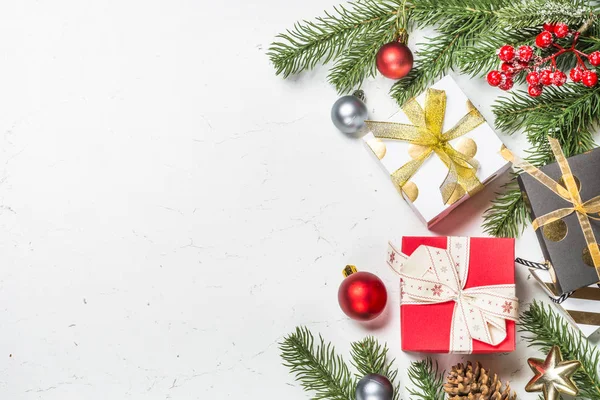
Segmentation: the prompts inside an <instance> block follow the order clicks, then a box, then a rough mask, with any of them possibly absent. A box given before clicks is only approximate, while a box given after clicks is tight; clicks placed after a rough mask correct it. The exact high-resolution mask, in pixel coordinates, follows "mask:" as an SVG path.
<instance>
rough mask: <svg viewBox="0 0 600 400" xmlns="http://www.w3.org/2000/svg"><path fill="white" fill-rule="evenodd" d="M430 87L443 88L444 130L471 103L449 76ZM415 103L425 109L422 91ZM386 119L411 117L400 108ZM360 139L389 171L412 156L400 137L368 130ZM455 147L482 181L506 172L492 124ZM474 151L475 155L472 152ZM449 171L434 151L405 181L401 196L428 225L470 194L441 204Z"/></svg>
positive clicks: (454, 142) (474, 131)
mask: <svg viewBox="0 0 600 400" xmlns="http://www.w3.org/2000/svg"><path fill="white" fill-rule="evenodd" d="M431 88H433V89H438V90H443V91H445V92H446V97H447V100H446V112H445V117H444V123H443V132H447V131H448V130H449V129H450V128H452V127H453V126H455V125H456V124H457V123H458V122H459V121H460V120H461V119H462V118H463V117H464V116H465V115H466V114H467V113H468V112H469V111H470V109H471V108H472V107H473V106H472V105H471V103H470V102H469V99H468V98H467V96H465V94H464V93H463V91H462V90H461V89H460V88H459V87H458V85H457V84H456V82H454V80H453V79H452V77H450V76H446V77H445V78H443V79H441V80H440V81H438V82H437V83H436V84H434V85H433V86H431ZM417 101H418V103H419V104H420V105H421V107H422V108H423V109H424V108H425V106H424V103H425V93H422V94H421V95H420V96H418V97H417ZM387 122H398V123H404V124H410V125H412V123H411V122H410V120H409V119H408V117H407V116H406V115H405V114H404V112H402V111H401V110H400V111H398V112H397V113H395V114H394V115H392V116H391V117H390V118H389V119H388V120H387ZM363 140H364V141H365V143H366V144H367V146H368V147H369V148H370V149H371V150H372V152H373V153H374V154H375V156H376V157H377V158H378V159H379V160H380V162H381V165H382V166H383V168H384V169H385V171H386V172H387V174H388V175H391V174H392V173H394V172H395V171H396V170H397V169H398V168H400V167H402V166H403V165H404V164H406V163H407V162H409V161H411V160H412V158H411V156H410V154H409V150H410V151H411V152H413V153H414V151H413V149H411V146H414V145H411V144H410V143H408V142H404V141H400V140H388V139H379V138H376V137H375V136H374V135H373V133H371V132H369V133H367V134H366V135H365V136H364V137H363ZM450 144H451V145H452V147H454V148H455V149H456V150H458V151H460V152H462V153H464V154H468V155H470V156H472V157H473V158H474V159H475V160H476V161H477V162H478V163H479V168H478V170H477V178H478V179H479V180H480V181H481V183H482V184H483V185H486V184H487V183H489V182H491V181H492V180H493V179H495V178H496V177H497V176H498V175H500V174H502V173H503V172H505V171H506V170H507V169H508V168H509V167H510V164H509V163H508V162H507V161H506V160H504V159H503V158H502V156H501V155H500V150H501V148H502V146H503V144H502V142H501V141H500V139H499V138H498V136H496V133H495V132H494V130H493V129H492V128H491V126H490V125H489V124H488V123H487V122H484V123H482V124H480V125H479V126H477V127H475V128H474V129H472V130H471V131H469V132H468V133H466V134H465V135H463V136H461V137H458V138H456V139H454V140H452V141H450ZM473 153H474V155H473ZM447 174H448V168H447V167H446V165H445V164H444V163H443V162H442V161H441V160H440V159H439V157H438V156H437V154H435V153H432V154H431V155H430V156H429V158H428V159H427V160H425V162H424V163H423V165H421V167H420V168H419V170H418V171H417V172H416V173H415V174H414V175H413V176H412V177H411V178H410V180H409V181H408V183H407V184H405V185H404V188H403V190H401V191H400V188H398V189H399V191H400V192H401V193H402V197H404V199H405V200H406V201H407V202H408V203H409V204H410V205H411V207H412V208H413V210H414V211H415V212H416V213H417V214H418V215H419V216H420V218H421V220H422V221H423V222H424V223H425V224H426V225H427V227H428V228H431V227H432V226H433V225H435V224H436V223H437V222H439V221H441V220H442V219H443V218H444V217H445V216H446V215H448V214H449V213H450V211H452V210H453V209H454V208H456V207H457V206H458V205H459V204H461V203H462V202H464V201H466V200H467V199H468V198H469V197H470V195H469V194H466V195H464V196H462V197H461V198H460V199H451V201H449V202H448V204H444V201H443V200H442V195H441V193H440V185H441V184H442V182H443V181H444V179H445V178H446V175H447Z"/></svg>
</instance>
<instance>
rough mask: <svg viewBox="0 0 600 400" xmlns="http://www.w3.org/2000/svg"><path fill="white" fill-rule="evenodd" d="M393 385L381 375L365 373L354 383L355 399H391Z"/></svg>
mask: <svg viewBox="0 0 600 400" xmlns="http://www.w3.org/2000/svg"><path fill="white" fill-rule="evenodd" d="M393 397H394V387H393V386H392V383H391V382H390V381H389V379H388V378H386V377H385V376H383V375H379V374H369V375H365V376H364V377H363V378H362V379H361V380H360V381H358V384H357V385H356V400H392V398H393Z"/></svg>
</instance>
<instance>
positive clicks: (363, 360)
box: [351, 336, 400, 400]
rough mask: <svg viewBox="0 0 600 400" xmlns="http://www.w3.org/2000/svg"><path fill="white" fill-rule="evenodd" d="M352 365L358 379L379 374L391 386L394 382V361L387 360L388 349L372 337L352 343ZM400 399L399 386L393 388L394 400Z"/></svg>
mask: <svg viewBox="0 0 600 400" xmlns="http://www.w3.org/2000/svg"><path fill="white" fill-rule="evenodd" d="M351 353H352V365H354V367H355V368H356V370H357V371H358V373H359V374H358V375H357V377H358V378H362V377H363V376H365V375H367V374H380V375H384V376H385V377H387V378H388V379H389V380H390V382H392V384H394V382H396V378H397V376H398V370H397V369H393V367H392V364H393V363H394V360H388V359H387V353H388V348H387V346H382V345H380V344H379V342H378V341H377V340H376V339H375V338H374V337H372V336H369V337H367V338H365V339H363V340H361V341H359V342H354V343H352V350H351ZM399 398H400V385H399V384H396V385H395V388H394V400H397V399H399Z"/></svg>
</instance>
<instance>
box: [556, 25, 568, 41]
mask: <svg viewBox="0 0 600 400" xmlns="http://www.w3.org/2000/svg"><path fill="white" fill-rule="evenodd" d="M554 34H555V35H556V37H558V38H564V37H567V35H568V34H569V25H567V24H564V23H562V22H561V23H558V24H556V25H554Z"/></svg>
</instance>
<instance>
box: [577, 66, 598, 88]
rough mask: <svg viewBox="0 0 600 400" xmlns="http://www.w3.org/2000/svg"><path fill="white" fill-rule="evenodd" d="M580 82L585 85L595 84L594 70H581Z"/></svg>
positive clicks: (596, 81)
mask: <svg viewBox="0 0 600 400" xmlns="http://www.w3.org/2000/svg"><path fill="white" fill-rule="evenodd" d="M581 82H583V84H584V85H585V86H587V87H592V86H596V83H598V75H597V74H596V73H595V72H594V71H590V70H587V71H583V74H582V75H581Z"/></svg>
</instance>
